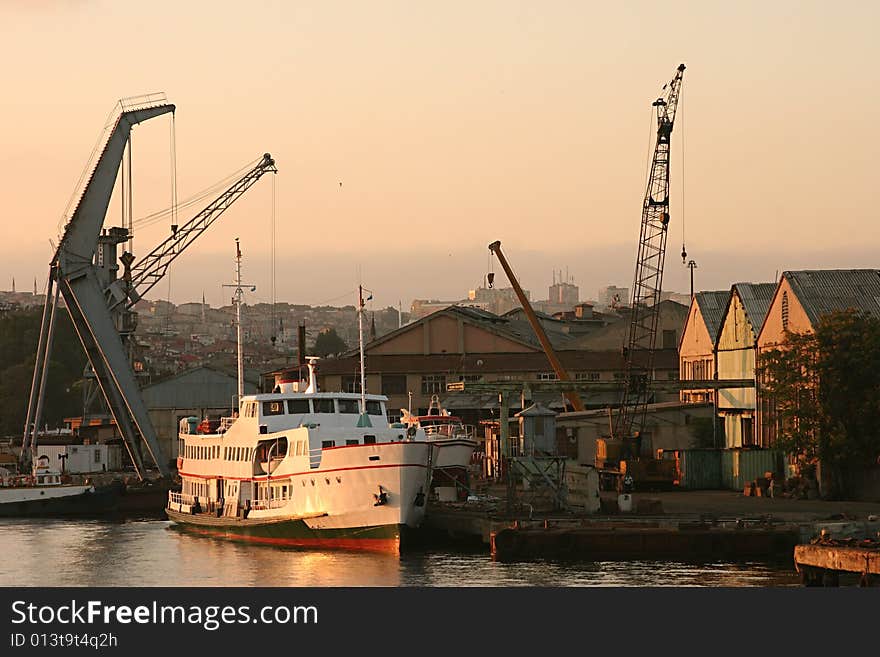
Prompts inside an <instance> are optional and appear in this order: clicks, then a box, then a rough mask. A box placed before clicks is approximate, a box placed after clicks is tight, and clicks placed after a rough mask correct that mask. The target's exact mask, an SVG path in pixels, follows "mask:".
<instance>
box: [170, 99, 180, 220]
mask: <svg viewBox="0 0 880 657" xmlns="http://www.w3.org/2000/svg"><path fill="white" fill-rule="evenodd" d="M178 226H179V224H178V223H177V126H176V123H175V120H174V112H172V113H171V234H172V235H177V227H178Z"/></svg>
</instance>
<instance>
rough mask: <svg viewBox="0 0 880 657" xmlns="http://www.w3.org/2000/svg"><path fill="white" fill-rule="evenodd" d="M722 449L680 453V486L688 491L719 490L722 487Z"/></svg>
mask: <svg viewBox="0 0 880 657" xmlns="http://www.w3.org/2000/svg"><path fill="white" fill-rule="evenodd" d="M721 457H722V450H720V449H682V450H679V451H678V468H679V472H680V479H679V486H680V487H681V488H684V489H687V490H717V489H720V488H721V487H722V485H721V461H722V458H721Z"/></svg>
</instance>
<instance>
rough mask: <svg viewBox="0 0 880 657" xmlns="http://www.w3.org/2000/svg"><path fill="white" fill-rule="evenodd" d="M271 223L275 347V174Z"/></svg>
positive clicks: (271, 328) (273, 333)
mask: <svg viewBox="0 0 880 657" xmlns="http://www.w3.org/2000/svg"><path fill="white" fill-rule="evenodd" d="M271 224H272V230H271V234H270V237H271V240H272V245H271V252H272V257H271V261H272V262H271V267H272V271H271V272H270V273H271V276H270V280H271V283H272V284H271V287H272V312H271V313H270V320H269V321H270V322H271V324H270V326H269V335H270V336H271V340H272V346H273V347H274V346H275V345H276V344H277V342H276V332H275V176H272V211H271Z"/></svg>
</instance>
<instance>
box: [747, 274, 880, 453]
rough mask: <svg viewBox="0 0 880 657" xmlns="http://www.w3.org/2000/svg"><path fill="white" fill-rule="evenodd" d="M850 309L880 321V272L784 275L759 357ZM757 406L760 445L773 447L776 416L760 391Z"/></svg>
mask: <svg viewBox="0 0 880 657" xmlns="http://www.w3.org/2000/svg"><path fill="white" fill-rule="evenodd" d="M849 309H852V310H856V311H858V312H861V313H864V314H867V315H871V316H873V317H880V269H821V270H803V271H785V272H783V273H782V277H781V278H780V279H779V283H778V285H777V286H776V290H775V292H774V294H773V299H772V301H771V302H770V307H769V309H768V310H767V316H766V317H765V318H764V324H763V325H762V327H761V330H760V332H759V334H758V355H759V356H760V354H761V353H762V352H765V351H769V350H771V349H774V348H775V347H777V346H778V345H780V344H782V343H783V342H784V341H785V333H786V331H789V332H792V333H811V332H813V331H815V329H816V327H817V326H818V325H819V322H820V320H821V319H822V317H823V316H824V315H827V314H829V313H832V312H835V311H842V310H849ZM757 403H758V409H759V412H758V431H759V440H760V444H761V445H765V446H770V445H772V444H773V442H774V440H775V438H776V421H775V412H774V408H773V404H772V401H771V400H769V399H767V398H765V397H762V395H761V394H760V387H759V389H758V399H757Z"/></svg>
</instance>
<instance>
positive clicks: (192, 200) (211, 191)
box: [134, 158, 262, 227]
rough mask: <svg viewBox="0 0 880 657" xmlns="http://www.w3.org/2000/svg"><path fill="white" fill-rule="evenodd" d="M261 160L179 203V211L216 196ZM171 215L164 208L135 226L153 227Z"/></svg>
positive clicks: (169, 211) (247, 165)
mask: <svg viewBox="0 0 880 657" xmlns="http://www.w3.org/2000/svg"><path fill="white" fill-rule="evenodd" d="M261 159H262V158H257V159H255V160H253V161H252V162H249V163H248V164H246V165H245V166H243V167H242V168H240V169H238V170H237V171H234V172H233V173H231V174H229V175H228V176H226V177H225V178H222V179H221V180H219V181H218V182H216V183H214V184H213V185H211V186H210V187H206V188H205V189H203V190H202V191H200V192H197V193H196V194H194V195H193V196H190V197H189V198H187V199H185V200H183V201H179V202H178V203H177V208H178V210H180V209H181V208H188V207H190V206H192V205H195V204H196V203H198V202H199V201H202V200H204V199H206V198H207V197H209V196H216V192H218V191H219V190H220V189H225V188H226V187H229V185H230V184H231V183H232V182H233V181H234V180H237V179H239V178H241V177H242V175H244V172H245V171H247V170H249V169H253V168H254V166H255V165H256V163H257V162H258V161H260V160H261ZM171 213H172V208H164V209H162V210H157V211H156V212H152V213H150V214H147V215H144V216H143V217H140V218H139V219H135V221H134V225H135V226H138V227H146V226H149V225H152V224H154V223H156V222H158V221H161V220H162V219H164V218H166V217H167V216H168V215H170V214H171Z"/></svg>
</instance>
